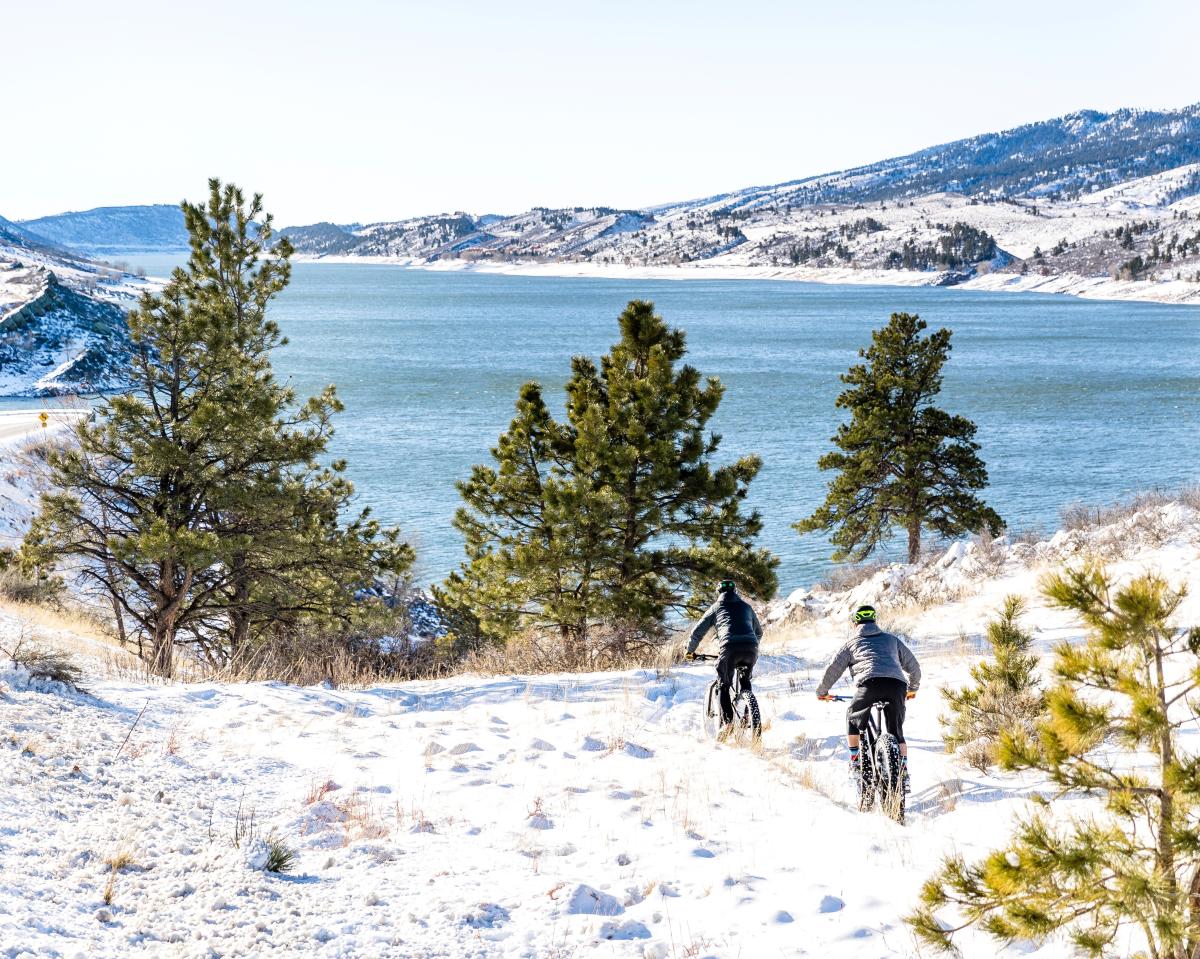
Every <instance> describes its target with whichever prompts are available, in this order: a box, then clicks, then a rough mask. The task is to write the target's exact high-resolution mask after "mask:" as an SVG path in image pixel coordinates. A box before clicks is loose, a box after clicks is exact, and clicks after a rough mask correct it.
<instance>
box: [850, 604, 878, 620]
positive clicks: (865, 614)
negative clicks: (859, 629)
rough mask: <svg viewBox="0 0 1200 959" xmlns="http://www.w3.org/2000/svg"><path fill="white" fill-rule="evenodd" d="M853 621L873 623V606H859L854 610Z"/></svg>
mask: <svg viewBox="0 0 1200 959" xmlns="http://www.w3.org/2000/svg"><path fill="white" fill-rule="evenodd" d="M854 621H855V622H856V623H873V622H875V607H874V606H860V607H858V609H856V610H855V611H854Z"/></svg>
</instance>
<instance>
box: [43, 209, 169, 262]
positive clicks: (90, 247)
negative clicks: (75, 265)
mask: <svg viewBox="0 0 1200 959" xmlns="http://www.w3.org/2000/svg"><path fill="white" fill-rule="evenodd" d="M20 225H21V227H23V228H24V229H26V230H29V231H31V232H33V233H36V234H37V235H38V236H41V237H44V238H45V239H46V240H49V241H50V242H51V243H54V244H57V245H58V246H60V247H65V248H66V249H68V250H74V251H76V252H78V253H87V254H92V253H114V254H120V253H145V252H151V251H159V250H186V249H187V248H188V235H187V229H186V228H185V227H184V225H183V211H182V210H180V208H179V205H178V204H171V203H162V204H156V205H154V206H103V207H98V208H96V209H94V210H84V211H81V212H78V213H58V214H55V215H54V216H44V217H39V218H38V219H36V220H23V221H22V222H21V224H20Z"/></svg>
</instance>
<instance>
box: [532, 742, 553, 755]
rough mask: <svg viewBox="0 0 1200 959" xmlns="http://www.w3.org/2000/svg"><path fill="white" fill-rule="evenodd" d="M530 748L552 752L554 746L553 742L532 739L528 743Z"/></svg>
mask: <svg viewBox="0 0 1200 959" xmlns="http://www.w3.org/2000/svg"><path fill="white" fill-rule="evenodd" d="M529 748H530V749H540V750H541V751H542V752H554V749H555V746H554V744H553V743H548V742H546V740H544V739H533V740H530V743H529Z"/></svg>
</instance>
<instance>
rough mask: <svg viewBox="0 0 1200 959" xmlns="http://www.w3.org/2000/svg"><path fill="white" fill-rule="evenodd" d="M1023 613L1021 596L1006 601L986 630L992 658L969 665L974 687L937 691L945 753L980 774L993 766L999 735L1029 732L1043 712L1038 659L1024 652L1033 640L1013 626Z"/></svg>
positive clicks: (1023, 607) (1015, 625)
mask: <svg viewBox="0 0 1200 959" xmlns="http://www.w3.org/2000/svg"><path fill="white" fill-rule="evenodd" d="M1024 611H1025V601H1024V600H1023V599H1022V598H1021V597H1020V596H1007V597H1005V599H1004V608H1003V609H1002V610H1001V612H1000V615H999V616H998V617H997V618H996V619H994V620H993V621H992V622H990V623H989V624H988V628H987V638H988V643H989V644H990V646H991V649H992V655H991V658H990V659H985V660H983V661H982V662H980V663H977V664H976V665H975V666H972V667H971V678H972V679H974V680H975V682H974V684H973V685H971V686H963V687H961V688H959V689H944V690H942V696H943V698H944V699H945V700H946V706H947V707H948V710H949V712H948V713H947V715H945V716H943V717H942V726H943V727H944V730H945V732H944V738H945V742H946V749H947V750H948V751H951V752H956V753H958V755H959V757H960V758H962V759H964V760H965V761H966V762H967V763H968V764H969V765H971V766H973V767H975V768H976V769H978V770H979V771H980V772H986V771H987V770H988V769H990V768H991V767H992V766H993V765H995V763H996V750H997V747H998V746H999V743H1000V737H1001V735H1002V734H1003V733H1005V732H1020V731H1024V732H1026V733H1032V732H1033V731H1034V726H1035V724H1036V722H1037V720H1038V719H1039V718H1040V717H1041V715H1042V714H1043V712H1044V710H1045V706H1046V698H1045V694H1044V693H1043V692H1042V690H1041V687H1040V685H1039V683H1038V678H1037V664H1038V659H1037V657H1036V656H1034V655H1033V654H1031V653H1030V652H1029V648H1030V646H1032V644H1033V637H1032V636H1031V635H1030V634H1029V633H1027V632H1025V630H1023V629H1022V628H1021V626H1020V624H1019V623H1018V620H1019V619H1020V617H1021V614H1022V613H1023V612H1024Z"/></svg>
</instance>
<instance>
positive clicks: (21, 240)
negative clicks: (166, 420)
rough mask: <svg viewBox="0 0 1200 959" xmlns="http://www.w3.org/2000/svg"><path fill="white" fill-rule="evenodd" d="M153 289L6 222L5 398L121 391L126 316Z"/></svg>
mask: <svg viewBox="0 0 1200 959" xmlns="http://www.w3.org/2000/svg"><path fill="white" fill-rule="evenodd" d="M151 285H152V281H147V280H146V279H145V278H140V277H135V276H131V275H130V274H128V273H123V272H121V271H120V270H116V269H112V268H109V267H105V266H102V265H100V264H97V263H92V262H90V261H88V260H85V259H81V258H78V257H76V256H74V255H73V254H70V253H68V252H66V251H65V250H61V249H58V248H56V247H53V246H48V245H46V244H45V243H44V242H43V240H42V239H41V238H40V237H38V236H34V235H32V234H30V233H29V232H28V231H26V230H24V229H23V228H20V227H13V225H12V224H11V223H9V221H6V220H3V221H0V396H52V395H58V394H64V393H87V392H93V391H95V390H100V389H106V388H110V387H112V386H115V385H118V384H119V383H120V382H121V380H122V378H123V376H124V372H125V367H126V364H127V362H128V358H129V331H128V328H127V326H126V323H125V313H126V312H127V311H128V310H129V309H130V308H132V307H133V306H134V305H135V304H136V302H137V299H138V297H139V296H140V295H141V293H142V292H143V291H145V290H147V289H149V288H150V287H151Z"/></svg>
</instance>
